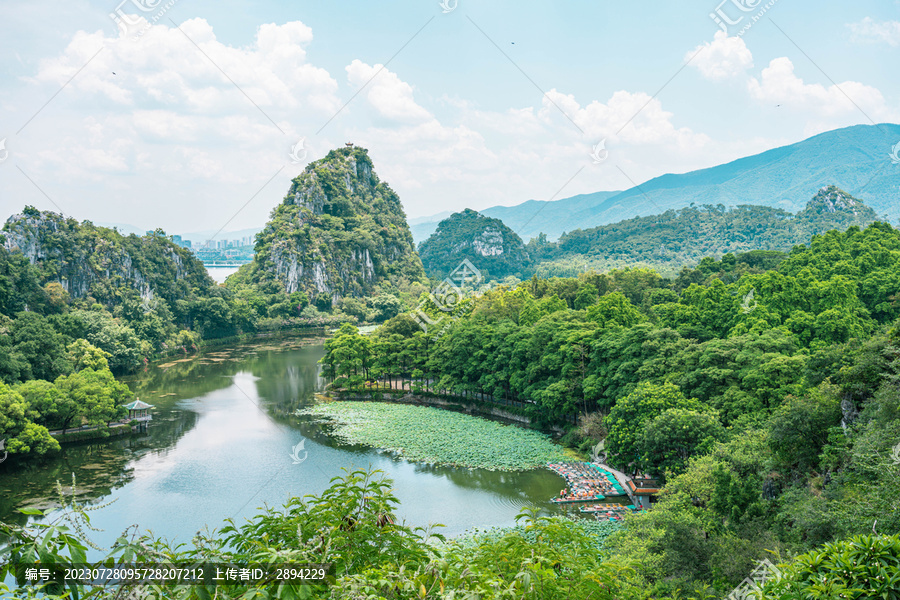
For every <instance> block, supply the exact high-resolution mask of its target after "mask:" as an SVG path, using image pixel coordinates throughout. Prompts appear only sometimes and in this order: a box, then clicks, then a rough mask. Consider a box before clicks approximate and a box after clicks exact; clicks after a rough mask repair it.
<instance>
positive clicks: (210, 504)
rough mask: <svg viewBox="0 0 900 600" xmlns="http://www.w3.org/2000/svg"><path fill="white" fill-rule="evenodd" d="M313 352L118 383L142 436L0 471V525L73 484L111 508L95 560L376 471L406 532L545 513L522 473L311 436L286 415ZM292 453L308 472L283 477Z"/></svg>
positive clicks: (550, 485)
mask: <svg viewBox="0 0 900 600" xmlns="http://www.w3.org/2000/svg"><path fill="white" fill-rule="evenodd" d="M319 341H320V340H313V339H303V338H291V339H287V340H267V341H264V342H257V343H252V344H243V345H238V346H235V347H233V348H228V349H218V350H215V351H212V352H206V353H204V354H203V355H202V356H199V357H195V358H190V359H176V360H170V361H168V362H164V363H162V364H159V365H153V366H151V367H149V368H148V369H147V370H146V371H145V372H144V373H141V374H139V375H137V376H134V377H131V378H128V379H127V380H126V383H128V385H129V386H131V388H132V389H133V390H134V391H135V393H136V394H137V395H138V396H139V397H140V398H141V399H142V400H144V401H146V402H149V403H150V404H153V405H154V406H155V407H156V408H155V410H154V411H153V415H154V418H153V421H152V423H151V425H150V427H149V428H148V430H147V431H146V432H145V433H141V434H133V435H130V436H123V437H121V438H116V439H112V440H109V441H105V442H94V443H84V444H80V445H71V446H66V447H65V449H64V450H63V452H62V453H61V454H60V455H59V456H57V457H55V458H53V459H49V460H45V461H42V462H33V463H29V464H21V465H17V466H15V467H14V468H6V467H7V465H0V473H2V475H0V519H2V520H6V521H11V520H18V521H19V522H21V520H20V518H19V517H16V516H15V513H14V512H13V511H14V509H15V508H21V507H25V506H40V507H47V506H50V505H52V502H53V500H54V499H55V497H56V494H55V491H54V489H55V485H56V481H57V480H60V481H61V482H62V483H63V485H69V483H70V481H71V474H72V473H75V474H76V477H77V482H78V492H79V494H78V495H79V500H80V501H82V502H91V501H99V500H102V501H103V502H104V503H105V502H108V501H110V500H114V502H113V503H112V504H111V505H109V506H105V507H103V508H101V509H100V510H97V511H96V512H94V513H92V523H93V524H94V525H96V526H99V527H100V528H102V529H103V530H104V532H103V533H101V534H98V535H96V536H95V538H94V539H95V541H96V542H98V543H100V545H103V546H108V545H109V544H110V543H111V542H112V541H113V540H114V538H115V537H116V536H117V535H118V534H119V533H120V532H121V531H123V530H124V529H125V528H126V527H128V526H129V525H131V524H132V523H139V524H140V526H141V528H142V529H150V530H152V531H153V532H154V533H155V534H156V535H162V536H164V537H169V538H178V539H179V540H180V541H187V540H189V539H190V537H191V536H192V535H193V534H194V532H196V531H197V530H199V529H201V528H203V527H204V526H206V525H208V526H210V527H211V528H216V527H220V526H221V525H222V522H223V520H224V519H226V518H235V519H237V521H238V522H240V521H242V520H243V519H244V518H249V517H251V516H252V515H253V514H255V512H256V508H257V507H259V506H261V505H263V504H264V503H265V504H269V505H273V504H281V503H283V502H285V501H286V500H287V499H288V498H290V497H291V496H302V495H306V494H319V493H321V492H322V491H324V490H325V489H326V488H327V487H328V486H329V485H330V480H331V479H332V478H333V477H335V476H339V475H340V474H341V473H342V469H354V468H377V469H381V470H383V471H385V473H386V474H387V476H389V477H391V478H392V479H393V480H394V494H395V495H396V496H397V498H399V500H400V502H401V507H400V509H399V514H400V517H401V518H402V519H405V520H406V521H407V522H409V523H410V524H413V525H416V526H425V525H428V524H432V523H443V524H446V525H447V528H446V529H445V530H444V533H446V534H448V535H454V534H456V533H460V532H462V531H464V530H465V529H468V528H470V527H490V526H493V525H509V524H512V523H513V522H514V518H515V515H516V514H517V513H518V512H519V510H520V509H521V508H522V507H523V506H537V507H540V508H543V509H545V510H553V505H552V504H551V503H549V502H548V500H549V498H551V497H552V496H554V495H555V494H557V493H558V492H559V489H560V488H561V487H562V479H561V478H559V477H558V476H556V475H554V474H553V473H551V472H549V471H547V470H544V469H538V470H534V471H528V472H524V473H504V472H492V471H486V470H480V469H464V468H454V467H438V466H433V465H424V464H414V463H409V462H407V461H405V460H401V459H398V458H396V457H394V456H392V455H390V454H387V453H383V452H379V451H377V450H374V449H372V448H368V447H363V446H348V445H345V444H341V443H339V442H338V441H336V440H335V439H334V438H332V437H330V436H329V427H328V426H327V425H325V424H321V423H315V422H311V421H309V420H304V419H301V418H299V417H296V416H295V415H294V412H295V411H296V409H297V408H300V407H303V406H306V405H308V404H310V403H311V402H312V401H313V394H314V393H315V392H316V391H319V390H321V389H323V385H324V382H323V381H322V379H321V377H320V370H321V369H320V366H319V365H318V362H317V361H318V360H319V358H321V356H322V355H323V352H324V350H323V348H322V345H321V343H318V342H319ZM303 440H305V442H304V444H305V451H306V452H308V459H307V460H305V461H304V462H303V463H302V464H294V461H293V459H292V458H291V452H292V448H293V447H294V446H295V445H296V444H297V443H299V442H300V441H303Z"/></svg>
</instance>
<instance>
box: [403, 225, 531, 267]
mask: <svg viewBox="0 0 900 600" xmlns="http://www.w3.org/2000/svg"><path fill="white" fill-rule="evenodd" d="M419 256H420V257H421V258H422V265H423V266H424V267H425V272H426V273H427V274H428V275H429V277H432V278H434V279H443V278H444V277H446V276H447V275H449V274H450V273H451V272H452V271H453V269H455V268H456V267H458V266H459V263H461V262H462V261H463V260H465V259H468V260H469V261H471V262H472V263H473V264H477V265H478V269H479V270H480V271H481V273H482V275H483V276H484V277H485V278H488V279H498V280H500V279H503V278H504V277H507V276H509V275H517V274H520V273H522V272H523V271H525V270H527V269H528V267H529V266H530V263H531V260H530V259H529V257H528V253H527V252H526V251H525V244H523V243H522V238H520V237H519V236H518V235H516V233H515V232H514V231H513V230H512V229H510V228H509V227H507V226H506V225H504V224H503V221H501V220H499V219H491V218H489V217H485V216H484V215H481V214H479V213H477V212H475V211H474V210H472V209H469V208H467V209H465V210H463V211H462V212H458V213H454V214H452V215H450V216H449V217H447V218H446V219H444V220H443V221H441V223H440V224H439V225H438V228H437V231H436V232H435V233H434V234H433V235H432V236H431V237H429V238H428V239H427V240H425V241H424V242H422V243H421V244H419Z"/></svg>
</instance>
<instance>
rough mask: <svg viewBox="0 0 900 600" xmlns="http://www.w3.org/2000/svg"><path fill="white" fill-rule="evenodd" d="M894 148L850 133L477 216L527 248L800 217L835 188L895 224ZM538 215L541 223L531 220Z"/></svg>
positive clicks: (422, 225) (892, 128)
mask: <svg viewBox="0 0 900 600" xmlns="http://www.w3.org/2000/svg"><path fill="white" fill-rule="evenodd" d="M898 142H900V125H897V124H893V123H881V124H878V125H854V126H852V127H845V128H843V129H835V130H833V131H826V132H825V133H821V134H819V135H815V136H813V137H811V138H808V139H806V140H803V141H801V142H797V143H795V144H790V145H788V146H782V147H780V148H774V149H772V150H768V151H766V152H762V153H760V154H755V155H752V156H748V157H745V158H741V159H738V160H735V161H732V162H730V163H726V164H722V165H718V166H714V167H710V168H708V169H700V170H697V171H691V172H689V173H683V174H666V175H662V176H660V177H655V178H653V179H650V180H649V181H645V182H643V183H641V184H640V188H638V187H633V188H630V189H627V190H624V191H622V192H596V193H594V194H583V195H581V196H573V197H571V198H563V199H561V200H556V201H553V202H536V201H534V200H529V201H528V202H525V203H522V204H519V205H517V206H510V207H502V206H494V207H491V208H488V209H484V210H481V211H480V212H481V213H482V214H484V215H486V216H489V217H494V218H497V219H502V220H503V222H504V223H506V225H507V226H509V227H511V228H512V229H513V230H514V231H516V232H517V233H518V234H519V235H520V236H522V239H524V240H529V239H532V238H534V237H537V235H538V233H540V232H543V233H545V234H546V235H547V239H548V240H550V241H553V240H556V239H558V238H559V236H561V235H562V234H563V233H564V232H571V231H574V230H575V229H587V228H590V227H598V226H600V225H607V224H610V223H616V222H618V221H622V220H625V219H631V218H634V217H638V216H647V215H657V214H661V213H664V212H666V211H668V210H672V209H674V210H678V209H681V208H687V207H688V206H690V205H691V204H696V205H704V204H709V205H713V206H715V205H718V204H722V205H723V206H726V207H732V206H739V205H741V204H755V205H759V206H770V207H772V208H780V209H783V210H786V211H789V212H799V211H802V210H803V208H804V206H805V204H806V201H807V200H809V198H810V197H812V196H813V195H815V194H816V192H817V190H819V189H821V188H822V187H824V186H827V185H836V186H837V187H839V188H841V189H843V190H847V191H848V192H849V193H850V194H852V195H854V196H857V197H859V198H863V199H864V200H865V201H866V204H868V205H869V206H870V207H872V208H873V209H875V210H876V211H877V212H878V213H879V214H885V215H887V217H888V218H889V219H890V220H891V221H896V220H897V219H900V165H898V164H895V163H894V162H892V160H891V157H890V152H891V148H892V147H893V146H894V145H895V144H897V143H898ZM538 209H540V211H541V212H540V216H539V217H538V218H534V215H535V214H536V211H537V210H538ZM529 219H530V222H529ZM438 220H439V219H437V218H436V219H432V221H433V222H435V223H436V222H437V221H438ZM419 221H420V222H419V224H418V225H416V228H415V230H414V233H416V235H417V238H416V239H417V240H418V239H425V237H427V236H428V234H429V233H430V232H429V231H428V227H429V225H428V223H429V221H428V220H427V219H424V218H422V219H419ZM418 236H422V237H421V238H420V237H418Z"/></svg>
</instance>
